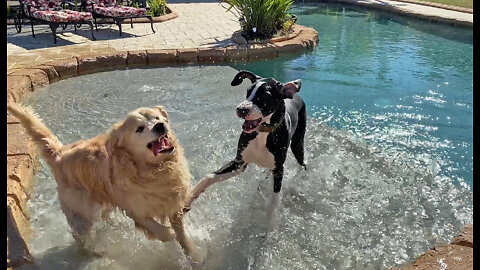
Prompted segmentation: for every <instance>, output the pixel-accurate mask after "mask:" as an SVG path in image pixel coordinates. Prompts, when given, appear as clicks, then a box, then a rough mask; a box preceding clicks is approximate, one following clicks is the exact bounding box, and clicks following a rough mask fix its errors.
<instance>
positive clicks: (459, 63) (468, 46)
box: [235, 4, 473, 187]
mask: <svg viewBox="0 0 480 270" xmlns="http://www.w3.org/2000/svg"><path fill="white" fill-rule="evenodd" d="M292 13H294V14H296V15H297V17H298V23H299V24H301V25H305V26H309V27H313V28H315V29H316V30H317V31H318V35H319V45H318V47H317V48H316V49H315V50H314V51H312V52H308V53H304V54H301V55H297V56H293V57H287V58H285V57H284V58H278V59H273V60H268V61H264V62H254V63H249V64H246V65H244V64H239V65H236V66H235V68H237V69H248V70H251V71H253V72H255V73H256V74H258V75H260V76H262V77H269V76H272V77H275V78H277V79H278V80H280V81H288V80H293V79H297V78H301V79H302V89H301V92H300V95H301V96H302V97H303V98H304V99H305V101H306V103H307V107H308V109H309V113H310V115H311V116H314V117H316V118H318V119H321V121H323V122H324V123H325V124H327V125H329V126H334V127H337V128H339V129H341V130H346V131H348V132H351V133H353V134H354V135H355V136H357V137H360V138H364V139H367V140H369V141H371V142H373V143H375V144H376V145H379V146H382V147H383V148H384V150H386V149H389V150H391V151H392V152H398V151H402V152H408V153H410V154H411V155H416V156H420V155H421V156H423V158H422V159H424V160H425V163H426V164H431V163H436V165H434V166H436V170H440V171H441V172H440V173H441V174H444V175H446V176H448V177H450V178H452V180H453V181H455V182H465V183H467V184H468V185H469V186H471V187H473V31H472V30H471V29H464V28H455V27H450V26H445V25H441V24H432V23H428V22H423V21H417V20H411V19H405V18H401V17H395V16H393V15H392V14H386V13H382V12H378V11H367V10H365V9H361V8H356V7H348V6H342V5H336V4H322V5H310V4H309V5H297V6H296V7H295V8H294V9H293V10H292ZM432 166H433V165H432Z"/></svg>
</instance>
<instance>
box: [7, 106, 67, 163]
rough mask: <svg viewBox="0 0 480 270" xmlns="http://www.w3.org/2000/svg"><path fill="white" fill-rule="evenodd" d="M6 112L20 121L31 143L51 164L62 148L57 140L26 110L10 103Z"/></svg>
mask: <svg viewBox="0 0 480 270" xmlns="http://www.w3.org/2000/svg"><path fill="white" fill-rule="evenodd" d="M7 111H8V112H9V113H11V114H12V115H13V116H15V117H16V118H17V119H18V121H20V123H21V124H22V126H23V127H24V128H25V129H26V131H27V133H28V134H29V135H30V137H31V138H32V140H33V142H34V143H35V144H36V145H37V146H38V147H39V149H40V151H41V154H42V156H43V158H44V159H45V160H46V161H47V162H48V163H50V164H51V163H53V161H54V160H55V159H56V158H57V156H58V153H59V151H60V148H61V147H62V146H63V145H62V143H61V142H60V141H59V140H58V138H57V137H56V136H55V135H53V134H52V132H51V131H50V130H49V129H48V128H47V127H46V126H45V125H44V124H43V123H42V121H40V119H39V118H38V117H37V116H35V114H34V113H33V112H32V111H31V110H29V109H28V108H25V107H23V106H21V105H20V104H17V103H13V102H12V103H7Z"/></svg>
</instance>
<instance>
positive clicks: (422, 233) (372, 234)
mask: <svg viewBox="0 0 480 270" xmlns="http://www.w3.org/2000/svg"><path fill="white" fill-rule="evenodd" d="M295 13H296V14H297V16H298V18H299V23H300V24H303V25H307V26H314V27H315V28H316V29H317V30H318V31H319V38H320V42H319V47H318V48H316V49H315V50H314V51H313V52H307V53H302V54H299V55H296V56H291V57H287V58H279V59H273V60H268V61H264V62H254V63H248V64H237V65H234V67H235V68H237V69H249V70H252V71H253V72H255V73H257V74H258V75H261V76H263V77H267V76H274V77H275V78H277V79H279V80H281V81H287V80H291V79H296V78H301V79H302V80H303V83H302V89H301V92H300V95H301V96H302V97H303V98H304V99H305V101H306V103H307V107H308V108H309V115H310V117H309V120H308V124H307V127H308V128H307V133H306V142H305V145H306V160H307V163H308V166H309V170H308V171H306V172H305V171H303V170H301V168H300V167H299V166H298V165H297V164H296V162H295V160H294V158H293V156H292V155H291V154H289V157H288V158H287V164H286V171H285V180H284V185H283V188H282V203H281V208H280V213H279V218H278V223H277V224H278V227H277V228H276V229H275V230H274V231H273V232H270V233H269V234H266V232H267V230H266V228H265V222H266V220H265V218H266V210H267V204H268V199H269V196H270V194H271V185H272V183H271V175H270V173H269V172H268V171H265V170H264V169H261V168H258V167H255V166H251V167H249V168H248V169H247V170H246V172H245V173H244V174H242V175H241V176H238V177H236V178H235V179H231V180H229V181H227V182H225V183H222V184H219V185H216V186H212V188H211V189H209V190H208V191H207V192H206V193H204V194H203V195H202V196H201V197H200V198H199V199H198V200H197V201H196V202H195V205H194V207H193V208H192V210H191V211H190V212H189V214H188V218H189V223H188V224H189V225H188V230H189V231H190V233H191V235H192V238H193V240H194V242H195V244H196V245H197V246H198V248H199V250H200V253H202V254H203V255H204V256H205V269H386V268H389V267H392V266H398V265H400V264H402V263H404V262H406V261H410V260H412V259H414V258H415V257H417V256H419V255H420V254H422V253H423V252H425V251H426V250H428V249H429V248H430V247H432V246H434V245H437V244H441V243H445V242H448V241H450V239H451V238H452V237H453V236H454V235H456V234H457V233H458V232H459V230H460V229H462V227H463V225H464V224H467V223H471V222H472V221H473V206H472V200H473V191H472V186H473V183H472V179H473V178H469V175H470V176H471V173H472V169H471V168H472V163H471V162H472V160H471V158H472V154H471V148H472V140H473V139H472V132H471V130H472V126H473V123H472V120H471V119H472V118H473V113H472V104H473V94H472V93H473V87H472V76H473V75H472V67H471V65H472V61H473V60H472V59H473V58H472V54H473V52H472V51H473V45H472V44H471V42H470V37H471V31H470V32H469V31H467V30H465V32H464V33H463V32H462V31H464V30H460V29H457V28H451V29H450V28H445V27H444V26H440V25H428V24H427V23H424V22H416V21H410V20H404V19H397V18H395V19H393V17H391V16H390V17H388V16H389V15H385V14H383V13H378V12H374V11H364V10H356V9H355V10H352V9H351V8H347V7H344V6H339V5H326V6H324V5H320V6H318V5H305V6H297V7H296V8H295ZM420 29H421V30H420ZM425 29H429V30H428V31H427V30H425ZM431 30H435V31H438V32H440V34H431V33H429V31H431ZM365 31H366V33H370V34H369V35H366V34H365ZM352 44H356V45H357V46H352ZM432 44H435V46H433V45H432ZM235 74H236V70H234V69H232V68H231V67H227V66H185V67H169V68H159V69H129V70H119V71H112V72H103V73H97V74H91V75H85V76H81V77H76V78H71V79H67V80H63V81H60V82H57V83H55V84H52V85H49V86H48V87H47V89H45V90H46V91H39V92H36V93H34V95H32V96H31V97H29V99H28V101H27V103H29V104H31V105H32V106H33V107H34V108H35V110H36V111H37V112H38V113H39V115H40V116H41V117H42V119H43V120H44V121H45V123H46V124H47V125H48V126H49V127H51V128H52V130H53V131H54V133H55V134H57V135H58V136H59V138H60V139H61V140H62V141H63V142H65V143H69V142H73V141H75V140H78V139H82V138H89V137H92V136H95V135H97V134H99V133H101V132H103V131H104V130H105V129H107V128H108V127H110V125H111V124H113V123H115V122H117V121H119V120H121V119H122V118H123V117H124V116H125V114H126V113H127V112H128V111H130V110H133V109H135V108H137V107H140V106H154V105H157V104H162V105H164V106H165V107H166V108H167V109H168V110H169V112H170V115H171V118H172V123H173V128H174V130H175V132H176V134H177V136H178V138H179V141H180V143H181V144H182V146H183V147H184V149H185V154H186V157H187V159H188V160H189V164H190V169H191V171H192V174H193V176H194V180H193V182H196V181H198V180H199V179H200V178H201V177H202V176H204V175H205V174H207V173H210V172H212V171H214V170H216V169H218V168H219V167H220V166H221V165H223V164H224V163H225V162H226V161H228V160H230V159H231V158H232V157H233V156H234V154H235V146H236V143H237V139H238V135H239V133H240V129H241V125H242V123H243V121H241V120H240V119H238V118H237V117H236V116H235V111H234V108H235V106H236V105H237V104H238V103H239V102H241V101H242V100H243V99H244V98H245V88H246V84H242V85H241V86H238V87H231V86H230V81H231V80H232V78H233V76H234V75H235ZM99 85H100V86H101V87H99ZM58 119H61V120H62V121H58ZM462 155H463V156H464V158H462ZM469 168H470V169H469ZM34 181H35V191H34V194H33V195H32V198H31V199H30V201H29V209H30V212H31V218H32V226H33V229H34V233H33V237H32V238H33V239H32V243H31V244H32V250H31V251H32V253H33V255H34V256H35V258H36V262H37V263H38V264H39V265H40V266H42V267H44V268H45V269H71V268H74V269H134V268H135V269H158V268H159V267H161V268H162V269H178V268H180V267H181V266H182V265H183V264H184V261H183V252H182V251H181V249H180V247H179V246H178V244H177V243H175V242H170V243H160V242H157V241H149V240H146V239H145V237H144V236H143V235H142V233H140V232H136V231H135V229H134V226H133V224H132V222H131V221H130V220H129V219H127V218H125V217H124V216H123V215H122V214H120V213H115V214H114V215H113V217H112V218H111V219H110V220H109V221H108V222H107V223H106V224H100V225H99V226H98V228H96V230H95V237H94V239H95V241H94V243H92V248H93V249H95V250H96V251H99V252H102V253H103V254H104V255H103V256H102V257H95V256H92V255H91V254H89V253H87V252H85V251H84V250H82V249H81V248H80V247H79V246H78V245H76V243H75V241H74V240H73V238H72V237H71V235H70V233H69V229H68V225H67V223H66V220H65V218H64V216H63V214H62V213H61V211H60V208H59V206H58V200H57V198H56V184H55V181H54V180H53V179H52V177H51V174H50V172H49V170H48V168H47V167H46V166H43V167H42V169H41V170H40V171H39V172H38V173H37V174H36V176H35V180H34Z"/></svg>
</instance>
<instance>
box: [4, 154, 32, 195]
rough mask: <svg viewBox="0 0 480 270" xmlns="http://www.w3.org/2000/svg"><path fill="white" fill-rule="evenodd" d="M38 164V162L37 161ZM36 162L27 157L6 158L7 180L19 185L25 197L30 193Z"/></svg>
mask: <svg viewBox="0 0 480 270" xmlns="http://www.w3.org/2000/svg"><path fill="white" fill-rule="evenodd" d="M37 162H38V161H37ZM36 165H37V164H36V162H35V161H34V160H33V159H32V158H31V157H29V156H28V155H15V156H7V180H8V179H11V180H12V181H16V182H18V183H19V184H20V186H21V187H22V189H23V191H24V192H25V194H26V195H27V196H30V195H31V193H32V177H33V172H34V168H35V166H36Z"/></svg>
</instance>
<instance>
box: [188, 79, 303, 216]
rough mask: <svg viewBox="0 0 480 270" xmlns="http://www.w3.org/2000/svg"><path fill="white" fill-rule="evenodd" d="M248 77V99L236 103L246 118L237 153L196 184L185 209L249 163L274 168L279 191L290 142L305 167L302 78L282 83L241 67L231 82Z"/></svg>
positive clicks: (276, 191) (274, 183)
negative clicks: (208, 189) (249, 83)
mask: <svg viewBox="0 0 480 270" xmlns="http://www.w3.org/2000/svg"><path fill="white" fill-rule="evenodd" d="M245 78H247V79H249V80H250V81H251V82H252V85H251V86H250V87H249V88H248V89H247V99H246V100H245V101H243V102H242V103H240V104H239V105H238V106H237V116H238V117H240V118H243V119H245V122H244V124H243V126H242V129H243V132H242V134H241V135H240V139H239V141H238V149H237V156H236V157H235V159H234V160H232V161H230V162H229V163H227V164H225V165H224V166H223V167H222V168H221V169H219V170H218V171H216V172H214V173H213V174H209V175H207V176H206V177H205V178H203V179H202V180H201V181H200V182H199V183H198V184H197V185H196V186H195V187H194V189H193V190H192V193H191V194H190V196H191V197H190V198H189V200H188V201H187V204H186V206H185V211H188V210H189V209H190V206H191V204H192V202H193V201H194V200H195V199H196V198H198V196H199V195H200V194H201V193H202V192H204V191H205V190H206V189H207V188H208V187H209V186H210V185H212V184H214V183H217V182H220V181H224V180H226V179H228V178H231V177H234V176H236V175H238V174H240V173H242V172H243V171H244V170H245V169H246V167H247V165H248V164H249V163H255V164H257V165H258V166H261V167H265V168H269V169H271V170H272V171H273V192H274V194H278V192H280V189H281V187H282V179H283V165H284V163H285V159H286V157H287V150H288V146H289V145H290V148H291V149H292V152H293V155H294V156H295V158H296V159H297V161H298V163H299V164H300V165H302V166H303V167H304V168H305V169H306V166H305V163H304V147H303V138H304V135H305V128H306V123H307V115H306V108H305V103H304V102H303V100H302V99H301V98H300V97H299V96H298V95H297V94H296V93H297V92H298V91H300V87H301V82H300V80H295V81H291V82H288V83H285V84H282V83H280V82H278V81H276V80H275V79H273V78H268V79H263V78H261V77H259V76H257V75H255V74H253V73H251V72H249V71H240V72H239V73H238V74H237V75H236V76H235V78H234V79H233V81H232V83H231V84H232V86H237V85H239V84H241V83H242V82H243V80H244V79H245Z"/></svg>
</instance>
